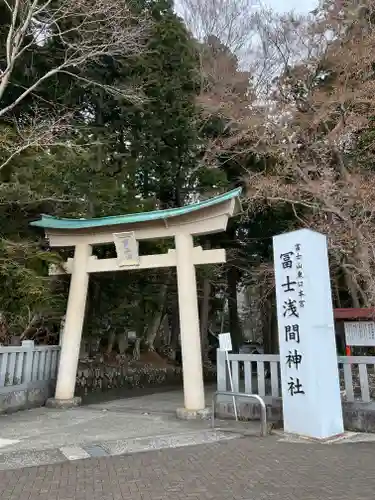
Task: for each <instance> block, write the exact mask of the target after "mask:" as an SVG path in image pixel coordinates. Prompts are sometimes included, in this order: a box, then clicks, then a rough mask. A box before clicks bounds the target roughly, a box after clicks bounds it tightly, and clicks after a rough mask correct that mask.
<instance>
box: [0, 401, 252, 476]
mask: <svg viewBox="0 0 375 500" xmlns="http://www.w3.org/2000/svg"><path fill="white" fill-rule="evenodd" d="M179 406H183V396H182V393H181V391H174V392H166V393H158V394H153V395H149V396H142V397H137V398H132V399H121V400H116V401H112V402H105V403H100V404H93V405H89V406H83V407H80V408H73V409H70V410H63V411H59V410H53V409H47V408H37V409H33V410H29V411H23V412H19V413H14V414H12V415H0V470H6V469H16V468H21V467H28V466H33V465H44V464H53V463H60V462H63V461H66V460H77V459H80V458H89V457H100V456H111V455H121V454H123V453H134V452H140V451H147V450H150V449H161V448H171V447H178V446H189V445H194V444H202V443H212V442H214V441H221V440H227V439H233V438H235V437H236V434H233V433H232V434H228V433H223V432H220V431H217V432H211V430H210V425H209V422H208V421H200V422H199V421H189V422H187V421H181V420H177V418H176V416H175V415H176V408H177V407H179ZM250 429H253V431H254V432H255V433H259V425H258V424H253V425H252V426H251V425H250Z"/></svg>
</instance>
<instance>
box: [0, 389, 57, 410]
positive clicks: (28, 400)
mask: <svg viewBox="0 0 375 500" xmlns="http://www.w3.org/2000/svg"><path fill="white" fill-rule="evenodd" d="M54 392H55V383H54V382H35V383H33V384H23V385H18V386H10V387H1V388H0V414H1V413H11V412H14V411H18V410H27V409H29V408H36V407H38V406H43V405H44V404H45V402H46V401H47V399H48V398H50V397H51V396H53V394H54Z"/></svg>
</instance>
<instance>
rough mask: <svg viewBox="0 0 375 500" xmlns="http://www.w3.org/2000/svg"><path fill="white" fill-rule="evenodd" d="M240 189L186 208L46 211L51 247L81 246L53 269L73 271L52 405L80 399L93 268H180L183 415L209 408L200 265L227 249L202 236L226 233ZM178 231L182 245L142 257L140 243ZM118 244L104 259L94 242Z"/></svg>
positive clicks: (43, 222)
mask: <svg viewBox="0 0 375 500" xmlns="http://www.w3.org/2000/svg"><path fill="white" fill-rule="evenodd" d="M240 193H241V190H240V189H236V190H233V191H230V192H228V193H225V194H223V195H220V196H217V197H215V198H211V199H209V200H206V201H203V202H200V203H195V204H192V205H188V206H185V207H181V208H175V209H168V210H158V211H155V212H145V213H137V214H130V215H122V216H113V217H103V218H97V219H62V218H56V217H51V216H48V215H43V216H42V217H41V219H40V220H38V221H35V222H32V223H31V225H33V226H38V227H42V228H44V230H45V234H46V237H47V238H48V240H49V244H50V246H51V247H63V248H64V247H65V248H66V247H74V257H73V259H68V260H67V262H65V264H64V266H63V269H61V268H56V267H52V268H51V270H50V274H63V273H68V274H71V282H70V289H69V298H68V306H67V311H66V318H65V325H64V333H63V338H62V345H61V352H60V361H59V368H58V374H57V384H56V392H55V397H54V398H52V399H50V400H48V402H47V404H48V406H52V407H58V408H64V407H71V406H76V405H78V404H80V398H77V397H75V396H74V391H75V384H76V374H77V367H78V357H79V351H80V344H81V337H82V327H83V322H84V317H85V306H86V297H87V289H88V280H89V275H90V273H93V272H110V271H126V270H136V269H148V268H157V267H171V266H175V267H176V269H177V284H178V303H179V315H180V332H181V351H182V371H183V386H184V408H181V409H178V410H177V415H178V416H179V417H180V418H193V417H197V418H200V417H202V416H204V414H205V397H204V385H203V368H202V353H201V341H200V329H199V313H198V299H197V285H196V275H195V266H196V265H202V264H215V263H222V262H225V251H224V250H222V249H215V250H202V248H201V247H195V246H194V243H193V237H194V236H200V235H204V234H212V233H216V232H220V231H225V229H226V226H227V223H228V219H229V217H231V216H233V215H234V214H235V213H236V212H238V210H239V208H240V203H239V195H240ZM167 237H172V238H174V241H175V250H169V252H168V253H166V254H160V255H145V256H139V255H138V242H139V241H140V240H145V239H159V238H167ZM108 243H115V246H116V252H117V259H116V258H115V259H97V258H96V257H95V256H93V255H92V248H93V246H94V245H103V244H108Z"/></svg>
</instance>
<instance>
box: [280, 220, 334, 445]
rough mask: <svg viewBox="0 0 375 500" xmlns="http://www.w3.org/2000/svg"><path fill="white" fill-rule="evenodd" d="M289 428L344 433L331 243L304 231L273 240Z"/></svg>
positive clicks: (286, 424) (313, 433)
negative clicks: (333, 303)
mask: <svg viewBox="0 0 375 500" xmlns="http://www.w3.org/2000/svg"><path fill="white" fill-rule="evenodd" d="M273 249H274V266H275V285H276V303H277V320H278V330H279V345H280V368H281V385H282V398H283V416H284V430H285V431H286V432H290V433H293V434H299V435H303V436H308V437H312V438H317V439H325V438H328V437H331V436H334V435H337V434H341V433H343V431H344V428H343V418H342V407H341V396H340V384H339V374H338V366H337V353H336V341H335V329H334V319H333V309H332V297H331V285H330V277H329V266H328V252H327V239H326V237H325V236H324V235H322V234H319V233H316V232H314V231H311V230H309V229H302V230H299V231H293V232H291V233H286V234H282V235H279V236H275V237H274V238H273Z"/></svg>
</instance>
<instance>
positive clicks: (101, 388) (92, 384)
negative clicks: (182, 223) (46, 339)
mask: <svg viewBox="0 0 375 500" xmlns="http://www.w3.org/2000/svg"><path fill="white" fill-rule="evenodd" d="M204 376H205V380H206V381H207V382H214V381H215V377H216V373H215V371H214V370H213V369H208V368H206V369H205V371H204ZM181 384H182V368H181V367H180V366H173V365H170V366H167V367H155V366H152V365H137V364H135V365H130V364H129V365H123V366H108V365H102V366H93V365H90V364H87V365H86V366H84V365H83V364H81V365H80V367H79V368H78V372H77V382H76V395H77V396H86V395H88V394H90V393H93V392H105V391H107V390H111V389H120V388H125V389H142V388H148V387H163V386H169V387H170V386H173V385H181Z"/></svg>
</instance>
